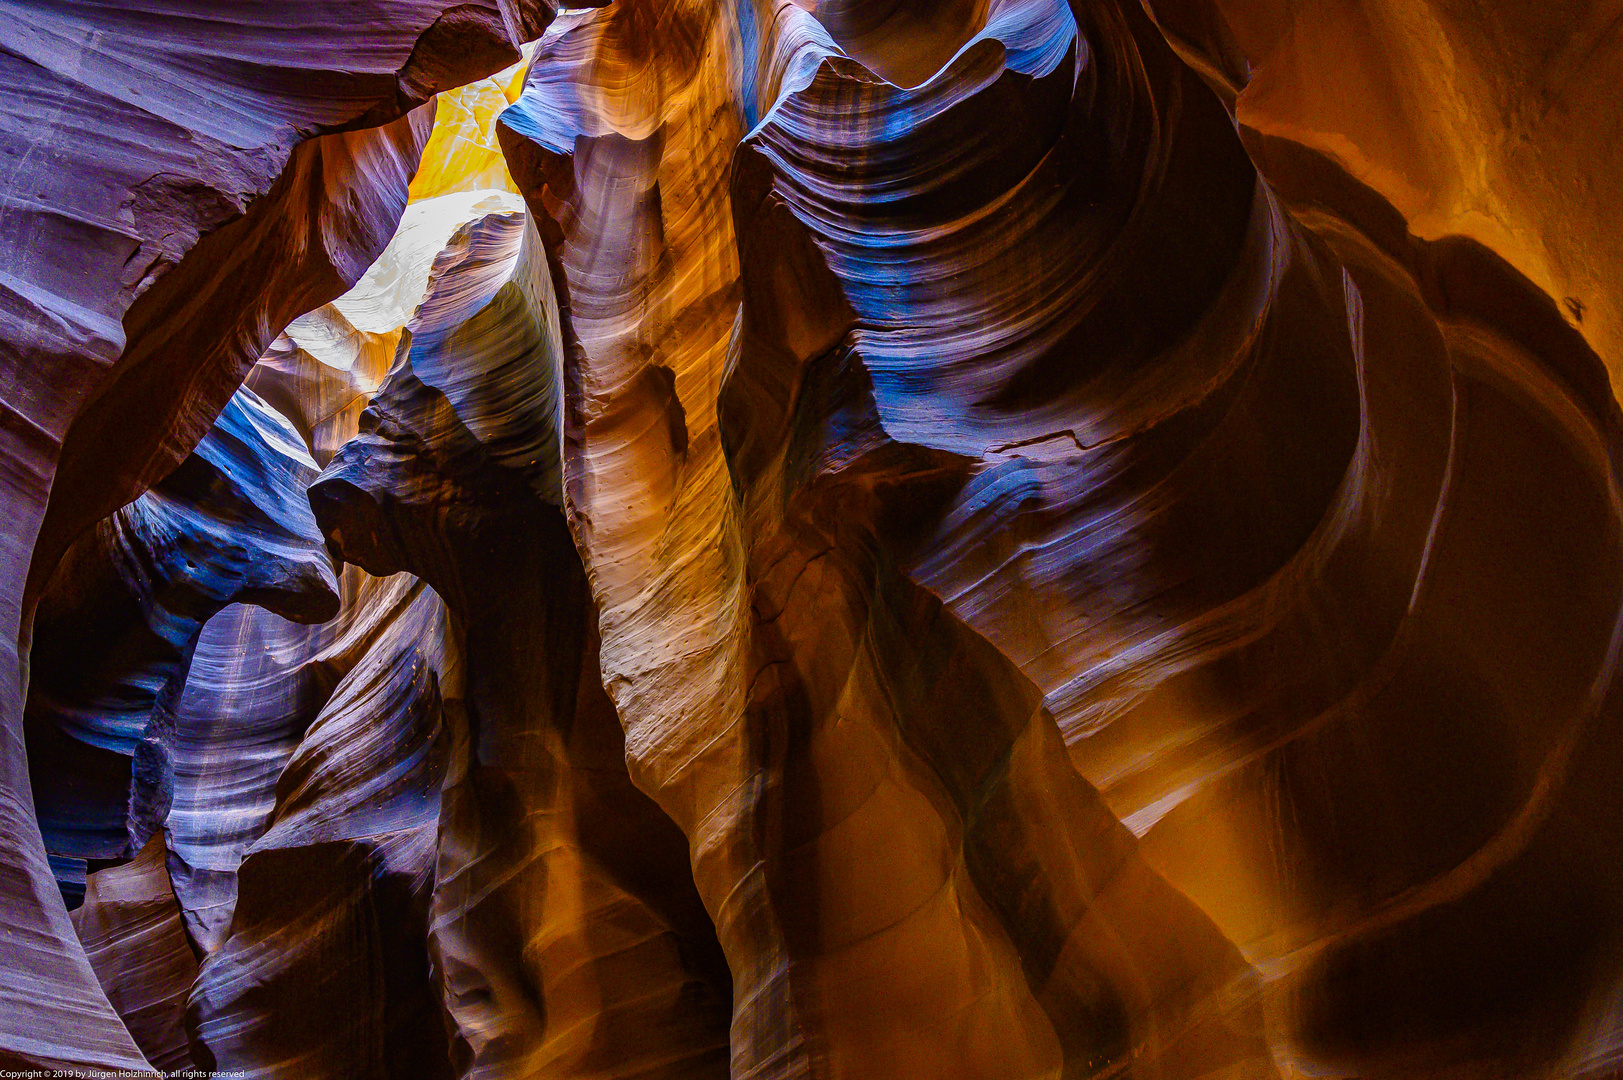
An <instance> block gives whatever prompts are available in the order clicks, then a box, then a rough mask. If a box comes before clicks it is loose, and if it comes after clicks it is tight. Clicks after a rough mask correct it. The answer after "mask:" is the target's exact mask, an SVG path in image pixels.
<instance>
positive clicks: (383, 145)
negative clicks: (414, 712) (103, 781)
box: [0, 0, 552, 1069]
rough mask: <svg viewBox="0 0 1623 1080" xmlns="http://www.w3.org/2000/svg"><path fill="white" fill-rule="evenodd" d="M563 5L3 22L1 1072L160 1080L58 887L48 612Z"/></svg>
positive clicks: (91, 8)
mask: <svg viewBox="0 0 1623 1080" xmlns="http://www.w3.org/2000/svg"><path fill="white" fill-rule="evenodd" d="M551 14H552V12H551V9H550V8H549V7H547V6H545V5H544V4H542V3H540V2H539V0H514V2H508V0H503V2H501V3H497V2H495V0H486V2H481V3H469V4H449V3H445V2H438V0H386V2H383V3H377V4H371V5H367V6H366V7H365V9H364V10H356V9H354V8H352V7H350V6H347V5H334V4H331V3H326V2H320V0H309V2H294V3H284V4H277V5H272V6H265V5H251V4H240V3H211V4H185V3H181V4H174V3H163V4H158V3H119V4H102V3H62V4H23V3H18V4H8V5H6V6H5V8H4V9H3V10H0V45H3V48H0V110H3V112H4V115H5V117H6V121H5V123H4V124H0V131H3V135H0V154H3V157H4V160H5V161H6V162H7V165H6V168H5V172H4V179H3V181H0V197H3V199H4V204H5V211H4V224H3V227H0V251H4V253H5V256H6V257H5V260H4V261H5V266H6V270H5V275H6V276H5V283H4V289H3V296H0V368H3V379H0V381H3V384H4V388H5V389H4V391H3V397H4V402H5V412H6V415H7V416H8V417H9V418H10V419H9V421H8V422H7V423H6V424H5V425H4V426H3V428H4V430H3V432H0V459H3V460H4V462H5V468H4V470H3V474H4V475H3V478H0V499H3V501H4V505H5V506H6V509H7V512H8V523H9V528H8V529H7V531H6V540H5V544H4V549H3V552H0V642H3V643H4V644H3V654H4V655H3V658H0V668H3V670H0V729H3V732H4V737H3V743H4V745H3V746H0V907H3V908H4V911H5V917H6V924H7V926H8V933H7V934H6V935H5V936H4V939H3V941H0V965H3V966H4V967H5V969H6V971H7V973H8V975H7V977H6V978H4V979H0V1058H3V1059H4V1060H5V1061H6V1062H7V1063H8V1064H37V1065H52V1064H60V1065H78V1066H91V1065H94V1066H105V1067H120V1068H134V1069H140V1068H144V1067H145V1063H144V1062H143V1060H142V1057H141V1055H140V1053H139V1052H138V1051H137V1049H136V1045H135V1043H134V1042H133V1041H132V1040H131V1038H130V1036H129V1033H128V1031H127V1030H126V1029H125V1027H124V1025H123V1024H121V1023H120V1021H119V1019H118V1017H117V1015H116V1013H115V1012H114V1011H113V1009H112V1008H111V1007H110V1006H109V1004H108V1002H107V1000H106V995H105V994H104V993H103V992H102V991H101V989H100V988H99V986H98V984H97V981H96V978H95V975H94V974H93V972H92V970H91V968H90V966H89V964H88V962H87V961H86V959H85V956H84V953H83V950H82V949H81V948H80V946H79V944H78V940H77V937H76V935H75V934H74V932H73V929H72V927H71V925H70V924H69V922H68V919H67V914H66V910H65V908H64V907H63V905H62V901H61V898H60V895H59V894H58V892H57V890H56V887H55V885H54V884H53V883H52V881H51V874H50V870H49V868H48V865H47V861H46V857H45V853H44V849H43V846H42V844H41V841H40V838H39V836H40V834H39V829H38V826H37V824H36V822H35V820H34V811H33V800H32V798H31V796H30V793H29V778H28V770H27V767H26V763H25V750H24V747H23V732H22V711H23V700H24V695H25V693H26V682H27V673H28V669H27V663H28V649H29V635H30V629H31V625H32V615H33V613H32V607H33V604H34V601H35V600H36V599H37V598H38V596H39V595H40V594H41V593H42V592H43V590H44V587H45V584H46V582H47V581H48V580H49V579H50V578H51V576H52V573H53V572H54V571H55V569H56V567H57V564H58V562H59V561H60V558H61V556H62V554H63V552H64V551H65V550H66V549H67V548H68V547H69V545H70V544H72V543H73V542H74V541H75V540H76V539H77V538H78V536H79V534H80V533H81V532H83V531H84V530H85V529H87V528H89V527H91V526H92V525H93V524H94V523H95V522H97V521H98V520H100V519H102V518H105V517H106V516H107V515H108V514H110V513H112V512H114V511H116V510H118V508H119V507H120V506H122V505H123V504H125V503H127V502H129V501H130V500H131V499H133V498H135V497H136V496H137V495H139V494H141V492H142V491H143V490H145V489H146V488H147V487H149V486H151V485H152V484H153V483H155V482H156V481H158V480H160V479H162V478H163V477H164V476H165V475H167V474H168V473H169V472H171V471H172V470H173V469H174V468H175V467H176V466H177V465H179V464H180V463H181V461H182V460H183V459H184V458H185V457H186V455H187V454H188V453H189V452H190V451H191V449H192V448H193V446H195V445H196V443H197V442H198V440H199V439H200V438H201V437H202V436H203V434H204V433H205V432H206V431H207V430H208V428H209V426H210V424H211V423H212V422H213V420H214V418H215V416H216V415H217V414H218V413H219V411H220V409H221V408H222V407H224V405H225V404H226V402H227V401H228V400H229V399H230V397H231V395H232V394H233V392H234V391H235V390H236V388H237V386H238V384H240V382H241V381H242V376H243V375H244V374H245V373H246V371H247V369H248V367H249V366H250V365H251V364H252V362H253V360H254V359H255V357H257V356H258V355H259V353H260V351H261V350H262V349H263V348H264V347H265V346H266V345H267V344H269V342H270V339H271V338H272V336H273V335H275V333H276V332H277V331H278V329H279V328H280V327H281V326H283V325H285V324H286V323H287V322H288V321H290V320H291V319H292V318H293V317H295V316H297V315H299V314H301V313H302V312H304V311H306V310H308V309H310V308H313V307H316V306H319V305H320V304H321V303H323V302H325V301H327V300H330V299H332V298H333V297H335V296H337V295H338V294H339V293H342V292H343V291H344V290H345V289H346V288H347V287H348V286H349V285H350V284H351V283H352V282H353V281H354V280H355V279H356V278H357V277H359V276H360V274H361V273H362V272H363V271H364V270H365V268H366V267H367V265H368V264H369V263H371V262H372V260H373V259H374V258H375V257H376V256H377V254H378V252H379V251H380V250H381V248H382V246H383V244H384V243H385V242H386V241H387V239H388V237H389V236H390V234H391V233H392V232H393V231H394V227H395V223H396V220H397V218H398V216H399V213H400V210H401V208H402V206H403V204H404V201H405V194H406V187H407V185H408V184H409V182H410V180H411V178H412V174H413V172H414V170H415V166H416V161H417V157H418V155H419V154H420V152H421V149H422V145H423V142H424V141H425V140H426V138H427V135H428V130H429V126H430V120H431V116H430V109H428V108H419V106H420V105H421V104H422V103H423V102H425V101H427V100H428V99H429V98H430V97H431V95H433V94H434V93H435V92H437V91H439V90H441V89H449V88H452V87H455V86H459V85H462V84H464V83H466V82H468V81H470V80H473V79H477V78H480V77H484V76H487V75H489V74H490V73H491V72H494V71H496V70H498V69H501V68H503V67H505V66H506V65H508V64H511V63H512V62H513V61H515V60H516V59H518V56H519V54H518V47H519V44H520V43H521V42H522V41H524V40H527V39H529V38H533V37H534V36H536V35H537V34H538V33H540V31H541V29H542V28H543V27H544V26H545V25H546V23H547V22H548V21H549V19H550V17H551Z"/></svg>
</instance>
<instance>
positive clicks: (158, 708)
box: [24, 389, 339, 861]
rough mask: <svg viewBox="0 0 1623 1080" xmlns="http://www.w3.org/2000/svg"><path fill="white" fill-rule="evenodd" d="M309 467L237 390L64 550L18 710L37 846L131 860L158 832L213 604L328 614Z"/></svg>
mask: <svg viewBox="0 0 1623 1080" xmlns="http://www.w3.org/2000/svg"><path fill="white" fill-rule="evenodd" d="M315 473H316V468H315V462H314V461H312V460H311V459H310V457H309V455H308V454H307V453H306V451H305V447H304V443H303V442H302V440H300V438H299V436H298V433H297V432H296V431H295V430H294V429H293V426H292V425H291V424H290V423H288V421H287V420H285V419H283V417H282V416H281V415H280V414H278V413H276V412H275V411H273V410H272V409H271V408H270V407H269V406H267V405H266V404H265V403H264V402H263V401H262V400H261V399H260V398H259V397H257V396H256V395H255V394H254V393H253V392H252V391H251V390H246V389H244V390H239V391H238V392H237V394H236V395H235V396H234V397H233V398H232V399H231V402H230V403H229V404H228V405H227V406H226V409H225V412H223V413H222V414H221V416H220V418H219V420H217V421H216V422H215V425H214V427H212V428H211V429H209V433H208V434H207V435H205V436H204V437H203V441H202V442H200V443H199V444H198V445H197V449H195V450H194V451H193V452H192V454H191V455H190V456H189V457H188V458H187V459H186V461H185V462H183V463H182V464H181V467H180V468H179V469H177V470H176V471H175V472H173V473H171V474H170V475H169V476H168V477H166V478H164V480H163V481H162V482H161V483H159V484H158V486H157V487H155V488H153V489H152V490H151V491H148V492H147V493H146V494H144V495H142V496H141V497H140V498H139V499H136V500H135V501H134V502H132V503H130V504H129V505H128V506H126V507H124V508H123V509H122V510H120V511H118V513H116V514H114V515H113V516H112V517H110V518H107V519H106V520H105V521H103V522H100V523H98V525H97V526H96V528H95V529H93V530H92V531H91V532H89V533H87V534H86V535H85V536H83V537H82V538H81V539H80V540H79V541H78V542H77V543H76V544H75V545H74V546H73V547H72V548H70V549H69V551H68V554H67V555H66V556H65V557H64V558H63V560H62V563H61V565H60V566H58V568H57V571H56V574H55V576H54V577H53V579H52V587H50V588H47V590H46V593H45V597H44V599H43V600H42V602H41V604H40V607H39V610H38V611H37V613H36V615H35V619H34V648H33V651H32V653H31V654H30V659H31V668H32V678H31V680H30V681H31V685H30V688H29V698H28V708H27V711H26V713H25V714H24V726H25V732H26V735H27V740H28V756H29V771H30V774H31V776H32V777H33V787H34V805H35V809H36V813H37V814H38V816H39V823H40V830H41V832H42V834H43V835H44V838H45V849H46V851H47V852H49V853H50V854H51V855H53V856H59V857H68V858H75V859H79V860H86V859H89V860H97V861H107V860H114V859H128V858H132V857H133V856H134V855H135V854H136V852H138V851H140V850H141V849H142V848H144V847H145V846H146V843H147V840H148V839H149V838H150V837H151V836H152V835H153V834H154V833H156V832H157V831H158V830H159V829H160V828H161V827H162V825H163V823H164V820H165V819H166V817H167V816H168V812H169V807H170V803H171V799H172V796H173V792H174V763H173V760H172V754H173V745H172V744H173V742H174V735H175V707H176V704H177V703H178V701H179V699H180V697H181V694H182V692H183V690H184V688H185V686H186V680H187V674H188V671H189V669H190V667H191V661H192V656H193V653H194V652H195V650H196V649H197V643H198V639H199V637H200V636H201V634H202V632H203V627H204V624H205V623H207V622H208V621H209V620H210V619H211V618H213V616H214V615H215V614H216V613H217V612H219V611H221V610H222V609H224V608H225V607H227V606H228V605H230V604H234V603H239V602H240V603H250V604H256V605H258V606H261V607H263V608H265V609H266V610H268V611H274V612H276V613H277V614H279V615H281V616H283V617H285V618H288V619H292V620H295V621H297V622H301V623H321V622H326V621H327V620H328V619H331V618H332V617H333V616H334V615H336V614H337V613H338V607H339V598H338V579H337V576H336V574H335V571H334V570H333V566H332V561H331V559H330V557H329V556H328V554H327V551H326V549H325V546H324V544H323V538H322V536H321V534H320V533H319V532H318V531H317V529H316V523H315V518H314V517H313V516H312V514H311V512H310V504H309V501H308V500H307V499H306V498H305V494H304V489H305V488H306V487H307V486H309V483H310V481H311V480H313V479H314V478H315Z"/></svg>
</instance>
